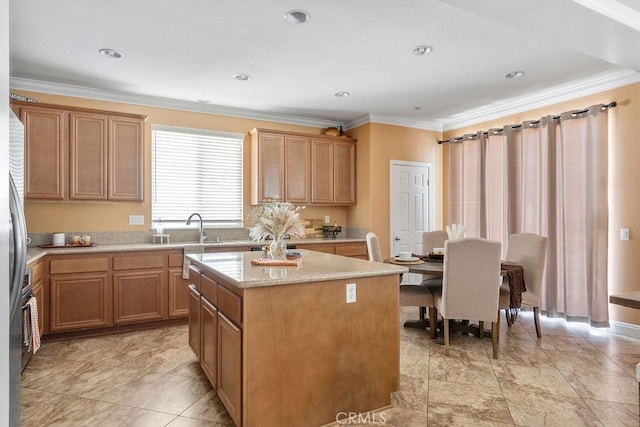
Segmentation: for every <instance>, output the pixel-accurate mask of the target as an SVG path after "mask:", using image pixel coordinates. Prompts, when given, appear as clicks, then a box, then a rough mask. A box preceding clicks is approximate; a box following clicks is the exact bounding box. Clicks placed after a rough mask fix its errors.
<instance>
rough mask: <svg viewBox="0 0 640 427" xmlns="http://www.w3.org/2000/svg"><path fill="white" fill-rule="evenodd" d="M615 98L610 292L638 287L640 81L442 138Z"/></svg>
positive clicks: (625, 318) (627, 318)
mask: <svg viewBox="0 0 640 427" xmlns="http://www.w3.org/2000/svg"><path fill="white" fill-rule="evenodd" d="M611 101H616V102H617V103H618V106H617V107H616V108H613V109H611V110H610V112H609V115H610V121H609V123H610V126H609V129H610V138H609V189H610V192H609V294H617V293H622V292H630V291H640V262H639V261H640V191H638V188H640V83H638V84H633V85H629V86H624V87H621V88H617V89H612V90H608V91H605V92H601V93H599V94H596V95H591V96H586V97H582V98H577V99H574V100H571V101H567V102H563V103H559V104H556V105H552V106H550V107H545V108H538V109H535V110H531V111H527V112H524V113H521V114H515V115H512V116H509V117H504V118H501V119H499V120H492V121H488V122H485V123H479V124H474V125H473V126H469V127H466V128H461V129H456V130H454V131H449V132H446V133H445V135H444V138H445V139H448V138H450V137H453V136H460V135H463V134H465V133H471V132H476V131H478V130H487V129H489V128H491V127H502V126H503V125H507V124H516V123H519V122H522V121H524V120H535V119H538V118H540V117H542V116H544V115H549V114H551V115H557V114H560V113H562V112H564V111H569V110H576V109H582V108H585V107H588V106H590V105H593V104H599V103H603V104H607V103H609V102H611ZM445 156H446V150H445ZM445 165H446V162H445ZM444 194H446V189H445V193H444ZM446 202H447V200H446V197H445V199H444V203H445V206H446ZM445 211H446V209H445ZM445 220H446V214H445ZM445 223H446V222H445ZM623 227H624V228H629V230H630V235H631V237H630V240H629V241H621V240H620V239H619V236H620V228H623ZM609 309H610V312H609V314H610V318H611V320H615V321H620V322H625V323H632V324H635V325H640V310H634V309H631V308H625V307H620V306H616V305H613V304H610V305H609Z"/></svg>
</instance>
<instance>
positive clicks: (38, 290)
mask: <svg viewBox="0 0 640 427" xmlns="http://www.w3.org/2000/svg"><path fill="white" fill-rule="evenodd" d="M31 292H33V296H34V297H35V298H36V303H37V305H38V332H40V336H41V337H42V334H43V333H44V304H45V302H44V284H43V282H42V279H40V280H38V281H37V282H36V283H34V284H33V287H32V288H31Z"/></svg>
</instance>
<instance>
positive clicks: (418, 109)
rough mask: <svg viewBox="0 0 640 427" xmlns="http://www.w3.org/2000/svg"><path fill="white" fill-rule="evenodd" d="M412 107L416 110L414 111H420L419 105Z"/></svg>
mask: <svg viewBox="0 0 640 427" xmlns="http://www.w3.org/2000/svg"><path fill="white" fill-rule="evenodd" d="M413 109H414V110H416V111H420V110H422V107H420V106H418V107H413Z"/></svg>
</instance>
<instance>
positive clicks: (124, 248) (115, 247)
mask: <svg viewBox="0 0 640 427" xmlns="http://www.w3.org/2000/svg"><path fill="white" fill-rule="evenodd" d="M364 241H365V240H364V239H358V238H348V237H347V238H336V239H322V238H313V239H291V240H287V244H288V245H297V244H318V243H324V244H331V243H362V242H364ZM264 244H265V243H263V245H264ZM266 244H268V243H266ZM200 245H201V244H200V243H198V242H176V243H124V244H112V245H102V244H100V243H97V244H96V245H95V246H87V247H68V246H62V247H59V248H40V247H35V248H34V247H30V248H28V250H27V256H28V258H27V263H33V262H35V261H37V260H38V259H39V258H42V257H43V256H45V255H61V254H83V253H101V252H134V251H152V250H167V249H184V248H185V247H190V248H198V247H200ZM259 245H260V244H259V243H258V242H255V241H253V240H228V241H222V242H220V243H213V242H205V243H203V244H202V247H204V248H233V247H238V246H259ZM194 252H198V250H194Z"/></svg>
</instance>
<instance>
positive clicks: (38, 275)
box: [31, 261, 43, 283]
mask: <svg viewBox="0 0 640 427" xmlns="http://www.w3.org/2000/svg"><path fill="white" fill-rule="evenodd" d="M42 268H43V262H42V261H38V262H37V263H36V264H35V265H33V266H32V267H31V281H32V282H33V283H38V282H39V281H40V280H42Z"/></svg>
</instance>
